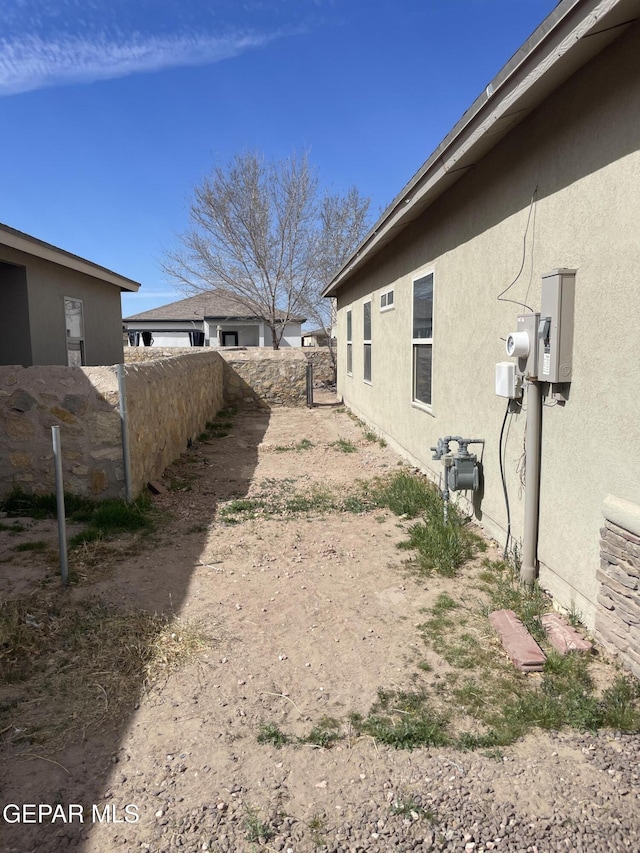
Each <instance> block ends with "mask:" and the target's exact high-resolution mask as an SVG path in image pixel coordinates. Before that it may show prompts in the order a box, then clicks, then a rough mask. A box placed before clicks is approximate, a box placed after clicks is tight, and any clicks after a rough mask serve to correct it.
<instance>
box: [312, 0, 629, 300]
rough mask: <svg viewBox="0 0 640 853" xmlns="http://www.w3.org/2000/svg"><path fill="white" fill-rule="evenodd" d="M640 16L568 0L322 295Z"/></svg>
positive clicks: (616, 6) (621, 0) (607, 1)
mask: <svg viewBox="0 0 640 853" xmlns="http://www.w3.org/2000/svg"><path fill="white" fill-rule="evenodd" d="M638 16H640V0H561V2H559V3H558V5H557V6H556V8H555V9H554V10H553V12H552V13H551V14H550V15H549V16H548V17H547V18H545V20H544V21H543V22H542V23H541V24H540V26H539V27H538V28H537V29H536V30H535V32H534V33H533V34H532V35H531V36H530V38H529V39H527V41H526V42H525V43H524V44H523V45H522V47H521V48H520V49H519V50H518V51H517V52H516V53H515V54H514V56H513V57H512V58H511V59H510V60H509V62H508V63H507V64H506V65H505V66H504V67H503V68H502V70H501V71H500V72H499V73H498V74H497V75H496V76H495V77H494V78H493V80H492V81H491V83H489V85H488V86H487V87H486V89H485V91H484V92H483V93H482V94H481V95H480V96H479V97H478V98H476V100H475V101H474V102H473V104H472V105H471V106H470V107H469V109H468V110H467V111H466V112H465V113H464V115H463V116H462V118H461V119H460V120H459V121H458V122H457V124H456V125H455V126H454V127H453V129H452V130H451V131H450V132H449V134H447V136H446V137H445V138H444V140H443V141H442V142H441V143H440V145H439V146H438V147H437V148H436V149H435V151H434V152H433V153H432V154H431V156H430V157H429V158H428V159H427V160H426V161H425V162H424V163H423V165H422V166H421V167H420V169H419V170H418V171H417V172H416V174H415V175H414V176H413V177H412V178H411V180H410V181H409V182H408V183H407V184H406V186H405V187H404V188H403V189H402V191H401V192H400V193H399V194H398V195H397V196H396V197H395V199H394V200H393V201H392V202H391V204H390V205H389V206H388V207H387V209H386V210H385V211H384V212H383V213H382V215H381V216H380V218H379V219H378V221H377V222H376V224H375V225H374V226H373V227H372V228H371V229H370V231H369V232H368V234H367V235H366V236H365V237H364V239H363V240H362V242H361V243H360V245H359V246H358V247H357V248H356V249H355V251H354V252H353V254H352V255H351V256H350V258H349V259H348V260H347V261H346V263H345V264H344V265H343V266H342V268H341V269H340V270H339V271H338V273H337V274H336V275H335V276H334V278H333V280H332V281H331V282H330V283H329V285H328V286H327V287H326V288H325V290H324V292H323V294H322V295H323V296H325V297H332V296H336V294H337V293H338V291H339V290H340V288H341V287H342V286H343V285H344V284H346V282H347V281H348V280H349V279H350V278H351V276H352V275H353V274H354V273H355V272H356V271H357V270H359V269H360V268H361V267H362V266H363V264H364V263H365V262H367V261H369V260H370V259H371V258H372V257H373V256H374V255H375V254H376V253H377V252H379V251H380V250H381V249H382V248H383V247H384V246H385V245H387V244H388V243H390V242H391V241H392V240H394V239H395V238H396V237H397V236H398V235H399V233H400V232H402V231H403V230H404V229H405V228H406V227H407V226H408V225H409V223H410V222H412V221H413V220H414V219H417V218H418V217H419V216H420V215H421V214H422V213H423V212H424V211H425V210H426V209H427V208H428V207H429V206H430V205H431V204H432V203H433V202H434V201H435V200H436V199H437V198H438V197H439V196H441V195H442V194H443V193H444V192H445V191H446V190H447V189H449V187H451V186H452V185H453V184H454V183H456V182H457V181H458V180H460V178H462V177H463V176H464V175H465V174H466V173H467V172H468V171H469V170H470V169H472V168H473V166H474V165H475V164H476V163H477V162H478V161H479V160H480V159H482V157H484V156H485V155H486V154H487V153H488V152H489V151H490V150H491V149H492V148H493V147H494V146H495V145H497V144H498V142H499V141H500V140H501V139H503V138H504V137H505V136H506V134H507V133H508V132H509V131H510V130H512V129H513V128H514V127H515V125H516V124H518V123H519V122H521V121H522V120H523V119H524V118H525V117H526V116H527V115H528V114H529V113H530V112H532V110H533V109H535V108H536V107H537V106H538V105H539V104H540V103H542V101H543V100H544V99H545V98H546V97H547V96H548V95H550V94H551V92H553V91H554V90H555V89H557V88H558V87H559V86H560V85H561V84H562V83H563V82H564V81H565V80H567V79H568V78H569V77H570V76H571V75H572V74H573V73H575V71H577V70H578V69H579V68H580V67H581V66H582V65H584V64H585V63H586V62H588V61H589V60H590V59H592V58H593V57H594V56H595V55H597V54H598V53H599V52H601V51H602V50H603V49H604V48H605V47H606V46H607V45H609V44H610V43H611V42H612V41H614V40H615V39H616V38H617V37H618V36H619V35H621V34H622V32H623V31H624V30H625V29H626V28H627V27H628V26H629V25H630V24H631V23H633V21H634V20H636V19H637V18H638Z"/></svg>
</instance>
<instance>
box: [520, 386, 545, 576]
mask: <svg viewBox="0 0 640 853" xmlns="http://www.w3.org/2000/svg"><path fill="white" fill-rule="evenodd" d="M541 435H542V385H541V383H539V382H533V381H531V380H527V446H526V471H527V480H526V484H525V492H524V536H523V539H522V567H521V569H520V580H521V581H522V583H525V584H529V585H531V584H533V582H534V581H535V579H536V577H537V575H538V559H537V555H538V520H539V516H540V449H541Z"/></svg>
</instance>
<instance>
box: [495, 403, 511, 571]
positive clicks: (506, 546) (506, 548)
mask: <svg viewBox="0 0 640 853" xmlns="http://www.w3.org/2000/svg"><path fill="white" fill-rule="evenodd" d="M510 402H511V401H510V400H508V401H507V408H506V409H505V412H504V418H503V419H502V428H501V429H500V440H499V442H498V455H499V457H500V479H501V480H502V491H503V492H504V504H505V507H506V509H507V538H506V541H505V543H504V552H503V554H502V559H503V560H506V559H507V555H508V554H509V540H510V539H511V508H510V506H509V492H508V490H507V480H506V477H505V475H504V461H503V458H502V457H503V452H504V451H503V447H502V439H503V437H504V428H505V426H506V425H507V417H508V416H509V403H510Z"/></svg>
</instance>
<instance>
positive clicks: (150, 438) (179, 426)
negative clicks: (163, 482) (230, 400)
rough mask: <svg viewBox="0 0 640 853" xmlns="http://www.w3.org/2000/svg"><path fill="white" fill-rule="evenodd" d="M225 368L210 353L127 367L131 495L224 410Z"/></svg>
mask: <svg viewBox="0 0 640 853" xmlns="http://www.w3.org/2000/svg"><path fill="white" fill-rule="evenodd" d="M223 367H224V364H223V361H222V359H221V358H220V356H219V355H218V353H217V352H214V351H213V350H210V349H209V350H207V351H206V352H196V353H188V354H185V355H180V356H173V357H171V358H163V359H159V360H154V361H150V362H148V363H146V364H144V363H143V364H128V365H127V366H126V368H125V377H126V388H127V408H128V415H129V446H130V456H131V484H132V489H133V491H134V493H138V492H139V491H140V490H141V489H142V488H144V486H145V485H146V484H147V482H148V481H149V480H155V479H158V478H159V477H160V476H161V475H162V472H163V471H164V469H165V468H166V467H167V465H169V464H170V463H171V462H173V460H174V459H177V458H178V456H180V454H181V453H184V451H185V450H186V449H187V444H188V442H189V440H193V439H195V438H197V437H198V435H199V434H200V433H201V432H202V431H203V430H204V428H205V426H206V423H207V421H210V420H212V419H213V418H214V417H215V415H216V413H217V412H218V411H219V410H220V409H221V408H223V406H224V391H223Z"/></svg>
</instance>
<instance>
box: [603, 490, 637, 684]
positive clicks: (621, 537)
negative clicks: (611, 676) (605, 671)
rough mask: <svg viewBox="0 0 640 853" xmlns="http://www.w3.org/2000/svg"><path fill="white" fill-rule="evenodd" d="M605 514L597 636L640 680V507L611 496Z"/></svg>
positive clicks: (607, 500) (605, 503)
mask: <svg viewBox="0 0 640 853" xmlns="http://www.w3.org/2000/svg"><path fill="white" fill-rule="evenodd" d="M603 511H604V516H605V523H604V527H603V528H602V529H601V531H600V535H601V537H602V538H601V540H600V568H599V570H598V573H597V577H598V580H599V581H600V584H601V586H600V592H599V594H598V604H599V610H598V613H597V615H596V623H595V631H596V636H597V637H598V639H600V640H601V641H602V643H603V645H604V646H605V648H606V649H607V651H608V652H610V653H611V654H614V655H617V656H619V658H620V660H621V661H622V663H624V664H625V666H627V668H629V669H631V671H632V672H633V674H634V675H635V676H636V677H638V678H640V591H639V589H640V506H638V505H637V504H633V503H631V502H630V501H625V500H622V499H620V498H615V497H613V496H609V497H608V498H607V499H606V500H605V502H604V507H603Z"/></svg>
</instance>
